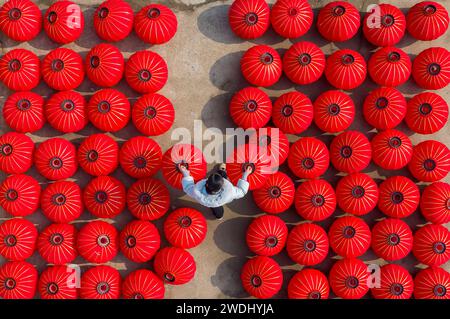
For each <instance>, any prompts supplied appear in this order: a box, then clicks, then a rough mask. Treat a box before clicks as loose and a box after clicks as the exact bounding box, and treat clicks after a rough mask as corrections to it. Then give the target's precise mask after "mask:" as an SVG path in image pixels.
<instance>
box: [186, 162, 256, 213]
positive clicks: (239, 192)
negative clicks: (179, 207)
mask: <svg viewBox="0 0 450 319" xmlns="http://www.w3.org/2000/svg"><path fill="white" fill-rule="evenodd" d="M179 169H180V171H181V173H182V174H183V179H182V180H181V183H182V185H183V190H184V192H185V193H186V194H187V195H188V196H190V197H192V198H193V199H195V200H196V201H197V202H199V203H200V204H202V205H203V206H206V207H210V208H211V210H212V212H213V214H214V216H215V217H216V218H217V219H222V217H223V214H224V209H223V207H222V206H223V205H225V204H228V203H231V202H232V201H233V200H235V199H239V198H242V197H244V196H245V195H246V194H247V192H248V187H249V184H248V182H247V177H248V176H249V175H250V174H251V173H252V171H253V170H252V167H250V166H249V167H247V169H246V170H245V172H244V173H243V175H242V178H241V179H239V181H238V183H237V185H236V186H234V185H233V184H232V183H231V182H230V181H229V180H228V176H227V173H226V166H225V164H221V165H220V167H219V169H218V170H217V172H215V173H212V174H211V175H210V176H209V177H208V178H207V179H203V180H201V181H199V182H198V183H197V184H195V182H194V178H193V177H192V176H191V175H190V173H189V170H188V169H187V168H186V167H185V166H183V165H180V166H179Z"/></svg>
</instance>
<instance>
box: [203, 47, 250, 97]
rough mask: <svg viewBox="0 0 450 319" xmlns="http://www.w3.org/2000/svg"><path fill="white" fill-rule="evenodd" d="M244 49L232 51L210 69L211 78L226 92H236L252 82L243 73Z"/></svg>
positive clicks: (216, 85)
mask: <svg viewBox="0 0 450 319" xmlns="http://www.w3.org/2000/svg"><path fill="white" fill-rule="evenodd" d="M243 54H244V51H238V52H231V53H228V54H226V55H224V56H223V57H221V58H220V59H218V60H217V61H216V62H214V64H213V66H212V67H211V69H210V70H209V80H210V82H211V83H212V84H213V85H214V86H215V87H217V88H218V89H220V90H222V91H226V92H236V91H238V90H240V89H243V88H244V87H246V86H249V85H250V84H249V83H247V81H245V79H244V77H243V76H242V73H241V64H240V63H241V57H242V55H243Z"/></svg>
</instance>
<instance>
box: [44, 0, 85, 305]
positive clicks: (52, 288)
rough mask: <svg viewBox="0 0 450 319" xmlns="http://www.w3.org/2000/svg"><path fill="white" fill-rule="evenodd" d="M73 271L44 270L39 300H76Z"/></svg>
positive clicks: (60, 269) (61, 267)
mask: <svg viewBox="0 0 450 319" xmlns="http://www.w3.org/2000/svg"><path fill="white" fill-rule="evenodd" d="M63 2H64V1H63ZM75 271H76V270H75V268H71V267H69V266H52V267H48V268H47V269H45V270H44V271H43V272H42V273H41V276H40V277H39V282H38V285H37V286H38V290H39V294H40V296H41V299H77V297H78V291H77V285H76V282H75V280H76V279H75V276H74V272H75Z"/></svg>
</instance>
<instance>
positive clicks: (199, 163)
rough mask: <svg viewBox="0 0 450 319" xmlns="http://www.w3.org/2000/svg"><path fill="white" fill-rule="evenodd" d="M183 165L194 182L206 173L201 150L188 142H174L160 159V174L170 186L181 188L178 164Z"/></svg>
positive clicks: (181, 175) (181, 177)
mask: <svg viewBox="0 0 450 319" xmlns="http://www.w3.org/2000/svg"><path fill="white" fill-rule="evenodd" d="M180 164H182V165H184V166H185V167H186V168H187V169H188V170H189V173H190V174H191V176H192V177H193V178H194V181H195V182H198V181H199V180H201V179H202V178H204V177H205V175H206V161H205V157H204V156H203V153H202V151H201V150H199V149H198V148H196V147H195V146H194V145H190V144H175V145H174V146H172V147H171V148H169V149H168V150H167V151H166V152H165V153H164V156H163V159H162V169H161V170H162V174H163V176H164V179H165V180H166V181H167V183H169V184H170V185H171V186H172V187H175V188H178V189H181V188H182V185H181V180H182V179H183V174H181V171H180V169H179V168H178V165H180Z"/></svg>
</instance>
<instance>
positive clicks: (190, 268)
mask: <svg viewBox="0 0 450 319" xmlns="http://www.w3.org/2000/svg"><path fill="white" fill-rule="evenodd" d="M153 268H154V269H155V272H156V274H157V275H158V277H160V278H161V279H162V280H163V281H164V283H166V284H169V285H183V284H186V283H188V282H189V281H191V280H192V279H193V278H194V276H195V272H196V264H195V260H194V257H192V255H191V254H190V253H189V252H188V251H186V250H184V249H182V248H177V247H165V248H163V249H161V250H160V251H158V253H157V254H156V256H155V260H154V263H153Z"/></svg>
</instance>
